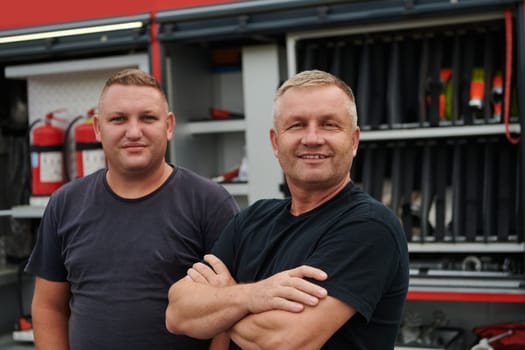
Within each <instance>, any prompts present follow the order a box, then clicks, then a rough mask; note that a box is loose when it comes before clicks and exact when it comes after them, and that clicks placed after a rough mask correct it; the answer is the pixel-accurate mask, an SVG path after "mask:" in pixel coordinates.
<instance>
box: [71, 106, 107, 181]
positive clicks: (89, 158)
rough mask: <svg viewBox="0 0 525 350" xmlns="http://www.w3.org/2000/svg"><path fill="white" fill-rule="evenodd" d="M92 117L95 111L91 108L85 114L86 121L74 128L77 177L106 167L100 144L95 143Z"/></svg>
mask: <svg viewBox="0 0 525 350" xmlns="http://www.w3.org/2000/svg"><path fill="white" fill-rule="evenodd" d="M94 115H95V109H94V108H92V109H90V110H89V111H88V112H87V119H86V121H85V122H84V123H82V124H79V125H78V126H77V127H76V128H75V153H76V163H77V164H76V165H77V177H82V176H86V175H89V174H91V173H93V172H95V171H96V170H98V169H102V168H104V167H105V166H106V159H105V157H104V151H103V150H102V144H101V143H100V142H98V141H97V137H96V135H95V130H94V129H93V116H94Z"/></svg>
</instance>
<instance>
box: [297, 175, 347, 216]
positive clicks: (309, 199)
mask: <svg viewBox="0 0 525 350" xmlns="http://www.w3.org/2000/svg"><path fill="white" fill-rule="evenodd" d="M349 182H350V179H346V180H345V181H343V182H341V183H339V184H337V185H335V186H332V187H329V188H318V189H312V188H299V187H295V186H293V185H291V186H289V189H290V194H291V198H292V204H291V206H290V213H291V214H292V215H295V216H298V215H301V214H304V213H306V212H308V211H310V210H312V209H315V208H317V207H318V206H320V205H322V204H323V203H325V202H327V201H329V200H330V199H332V198H333V197H335V196H336V195H337V194H338V193H339V192H341V190H342V189H343V188H345V186H346V185H347V184H348V183H349Z"/></svg>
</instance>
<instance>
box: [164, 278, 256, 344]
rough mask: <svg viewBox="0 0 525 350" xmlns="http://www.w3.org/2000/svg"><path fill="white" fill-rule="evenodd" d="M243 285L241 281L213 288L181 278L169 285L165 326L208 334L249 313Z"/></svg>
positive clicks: (177, 331)
mask: <svg viewBox="0 0 525 350" xmlns="http://www.w3.org/2000/svg"><path fill="white" fill-rule="evenodd" d="M244 289H245V286H242V285H235V286H229V287H222V288H217V287H213V286H210V285H205V284H201V283H195V282H192V281H191V280H190V279H189V278H183V279H182V280H180V281H179V282H177V283H175V284H174V285H173V286H172V287H171V288H170V291H169V304H168V308H167V309H166V328H167V329H168V330H169V331H170V332H171V333H175V334H185V335H188V336H191V337H194V338H199V339H208V338H212V337H214V336H216V335H218V334H220V333H222V332H224V331H226V330H228V329H229V328H230V327H231V326H232V325H234V324H235V323H236V322H237V321H239V320H240V319H242V318H243V317H244V316H246V315H247V314H248V313H249V310H248V308H247V305H248V303H247V302H246V301H245V298H244V296H245V295H246V294H247V293H246V291H244Z"/></svg>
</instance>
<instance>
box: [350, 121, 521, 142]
mask: <svg viewBox="0 0 525 350" xmlns="http://www.w3.org/2000/svg"><path fill="white" fill-rule="evenodd" d="M509 129H510V132H512V133H520V125H519V124H511V125H509ZM504 134H505V125H504V124H483V125H461V126H438V127H428V128H420V127H417V128H416V127H410V126H406V127H401V128H398V129H384V130H361V135H360V141H389V140H410V139H427V138H428V139H433V138H443V137H462V136H468V137H470V136H483V135H487V136H488V135H504Z"/></svg>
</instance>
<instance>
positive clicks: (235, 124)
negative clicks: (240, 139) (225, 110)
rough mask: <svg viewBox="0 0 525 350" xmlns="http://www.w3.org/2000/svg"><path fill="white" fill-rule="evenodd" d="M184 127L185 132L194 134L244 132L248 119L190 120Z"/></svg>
mask: <svg viewBox="0 0 525 350" xmlns="http://www.w3.org/2000/svg"><path fill="white" fill-rule="evenodd" d="M183 129H184V131H185V133H188V134H193V135H198V134H217V133H227V132H244V131H245V130H246V121H245V120H244V119H233V120H210V121H199V122H190V123H188V124H187V125H184V126H183Z"/></svg>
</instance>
